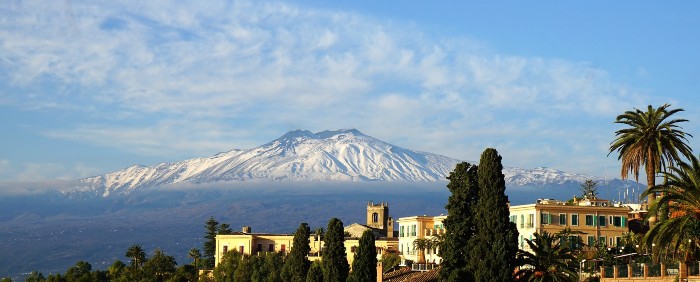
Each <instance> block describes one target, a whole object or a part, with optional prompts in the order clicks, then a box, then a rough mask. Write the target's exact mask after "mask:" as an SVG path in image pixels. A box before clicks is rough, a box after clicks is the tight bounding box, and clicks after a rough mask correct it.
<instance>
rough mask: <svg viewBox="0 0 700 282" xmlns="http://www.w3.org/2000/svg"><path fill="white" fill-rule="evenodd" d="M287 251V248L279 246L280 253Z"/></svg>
mask: <svg viewBox="0 0 700 282" xmlns="http://www.w3.org/2000/svg"><path fill="white" fill-rule="evenodd" d="M286 251H287V246H286V245H284V244H282V245H280V252H286Z"/></svg>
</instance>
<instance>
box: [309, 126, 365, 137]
mask: <svg viewBox="0 0 700 282" xmlns="http://www.w3.org/2000/svg"><path fill="white" fill-rule="evenodd" d="M341 134H345V135H353V136H356V137H366V136H367V135H365V134H363V133H362V132H360V131H359V130H357V129H354V128H351V129H338V130H324V131H321V132H317V133H316V134H314V135H316V138H319V139H327V138H331V137H333V136H336V135H341Z"/></svg>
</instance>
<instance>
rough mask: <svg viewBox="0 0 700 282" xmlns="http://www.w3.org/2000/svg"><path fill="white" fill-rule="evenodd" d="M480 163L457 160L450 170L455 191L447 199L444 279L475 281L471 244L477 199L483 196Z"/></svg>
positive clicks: (441, 275)
mask: <svg viewBox="0 0 700 282" xmlns="http://www.w3.org/2000/svg"><path fill="white" fill-rule="evenodd" d="M477 168H478V167H477V166H476V165H472V164H470V163H467V162H462V163H459V164H457V166H456V167H455V169H454V170H453V171H452V172H450V176H448V177H447V179H449V181H450V182H449V183H448V184H447V188H448V189H449V190H450V192H451V193H452V195H450V198H449V199H448V201H447V206H445V209H447V214H448V217H447V218H446V219H445V220H444V221H443V224H444V225H445V229H446V231H445V237H444V240H443V242H442V243H441V245H440V256H441V257H442V264H441V265H442V269H441V271H440V281H472V280H473V278H472V277H471V275H470V274H471V270H470V269H469V264H470V263H472V262H473V260H472V259H471V258H470V257H469V255H470V253H469V249H470V247H469V245H468V243H469V242H471V239H472V237H474V233H475V229H476V226H475V225H476V212H475V211H476V203H477V201H478V199H479V197H478V193H479V186H478V177H477Z"/></svg>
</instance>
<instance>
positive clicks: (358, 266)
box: [348, 230, 377, 282]
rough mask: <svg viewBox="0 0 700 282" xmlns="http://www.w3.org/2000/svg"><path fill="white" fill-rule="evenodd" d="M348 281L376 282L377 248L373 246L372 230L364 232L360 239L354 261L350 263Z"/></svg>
mask: <svg viewBox="0 0 700 282" xmlns="http://www.w3.org/2000/svg"><path fill="white" fill-rule="evenodd" d="M350 278H351V279H350V280H348V281H356V282H363V281H377V248H376V246H375V245H374V234H373V233H372V230H365V232H362V237H360V246H358V247H357V252H356V253H355V260H353V262H352V273H351V274H350Z"/></svg>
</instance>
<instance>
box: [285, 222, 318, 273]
mask: <svg viewBox="0 0 700 282" xmlns="http://www.w3.org/2000/svg"><path fill="white" fill-rule="evenodd" d="M310 235H311V229H310V228H309V225H308V224H306V223H302V224H301V225H299V228H298V229H297V231H296V233H294V243H293V245H292V251H291V252H290V253H289V255H288V256H287V259H286V260H285V262H284V269H283V270H282V272H283V273H288V275H289V279H288V281H292V282H304V281H306V275H307V273H308V272H309V267H310V266H311V262H309V260H308V259H307V258H306V257H307V256H308V254H309V252H310V251H311V247H310V246H309V236H310Z"/></svg>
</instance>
